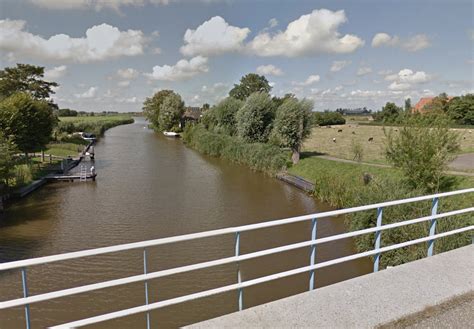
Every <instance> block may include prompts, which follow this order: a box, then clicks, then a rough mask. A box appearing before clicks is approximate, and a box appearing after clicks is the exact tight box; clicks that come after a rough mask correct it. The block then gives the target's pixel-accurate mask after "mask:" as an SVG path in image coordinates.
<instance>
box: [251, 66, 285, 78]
mask: <svg viewBox="0 0 474 329" xmlns="http://www.w3.org/2000/svg"><path fill="white" fill-rule="evenodd" d="M257 73H258V74H261V75H276V76H280V75H283V71H282V70H281V69H280V68H279V67H276V66H275V65H272V64H269V65H260V66H259V67H257Z"/></svg>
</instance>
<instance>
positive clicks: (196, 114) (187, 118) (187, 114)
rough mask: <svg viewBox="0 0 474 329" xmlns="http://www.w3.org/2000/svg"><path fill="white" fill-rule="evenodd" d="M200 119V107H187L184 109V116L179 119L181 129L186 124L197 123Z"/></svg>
mask: <svg viewBox="0 0 474 329" xmlns="http://www.w3.org/2000/svg"><path fill="white" fill-rule="evenodd" d="M201 117H202V110H201V108H200V107H193V106H187V107H185V108H184V114H183V116H182V117H181V127H182V128H184V126H185V125H186V123H187V122H198V121H199V119H200V118H201Z"/></svg>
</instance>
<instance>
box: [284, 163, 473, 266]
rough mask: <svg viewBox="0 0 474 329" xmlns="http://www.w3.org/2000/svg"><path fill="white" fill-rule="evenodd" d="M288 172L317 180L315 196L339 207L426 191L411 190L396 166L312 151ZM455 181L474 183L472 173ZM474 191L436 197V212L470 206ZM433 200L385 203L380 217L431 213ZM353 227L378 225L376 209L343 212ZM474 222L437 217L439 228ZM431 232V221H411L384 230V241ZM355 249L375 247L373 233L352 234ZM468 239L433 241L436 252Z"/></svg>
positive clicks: (397, 258) (389, 256)
mask: <svg viewBox="0 0 474 329" xmlns="http://www.w3.org/2000/svg"><path fill="white" fill-rule="evenodd" d="M289 172H290V173H293V174H295V175H298V176H302V177H304V178H306V179H307V180H309V181H312V182H313V183H315V191H314V196H315V197H316V198H318V199H321V200H324V201H325V202H328V203H330V204H332V205H333V206H336V207H340V208H347V207H354V206H359V205H365V204H372V203H378V202H384V201H389V200H397V199H404V198H409V197H414V196H419V195H423V194H426V193H425V192H424V191H420V190H411V189H409V188H408V187H407V186H405V185H404V184H403V182H402V177H401V174H400V172H399V171H397V170H395V169H391V168H376V167H372V166H363V165H357V164H350V163H339V162H334V161H330V160H325V159H321V158H318V157H314V156H308V157H306V158H303V159H302V160H301V161H300V162H299V163H298V164H297V165H295V166H293V167H291V168H290V169H289ZM364 174H370V176H371V177H372V180H371V181H370V182H369V183H368V184H366V183H364V179H363V175H364ZM451 179H452V180H454V181H455V182H456V184H455V185H454V187H453V188H455V189H462V188H467V187H472V186H474V178H473V177H451ZM473 204H474V196H473V195H472V194H471V195H459V196H452V197H449V198H443V199H441V200H440V203H439V207H438V213H442V212H446V211H450V210H454V209H461V208H467V207H472V205H473ZM430 207H431V202H430V201H426V202H420V203H414V204H407V205H400V206H394V207H389V208H387V209H384V213H383V223H384V224H389V223H394V222H400V221H404V220H408V219H413V218H418V217H422V216H427V215H429V214H430V209H431V208H430ZM346 223H347V226H348V228H349V230H351V231H355V230H360V229H364V228H368V227H374V226H375V225H376V211H375V210H373V211H366V212H360V213H356V214H353V215H350V216H347V217H346ZM473 224H474V217H473V215H472V214H467V215H461V216H455V217H450V218H448V219H440V220H439V221H438V225H437V232H438V233H440V232H444V231H449V230H452V229H454V228H459V227H464V226H469V225H473ZM428 232H429V223H428V222H424V223H421V224H415V225H410V226H406V227H402V228H398V229H393V230H389V231H385V232H383V233H382V246H388V245H392V244H396V243H400V242H404V241H408V240H412V239H416V238H421V237H425V236H427V235H428ZM355 241H356V246H357V250H358V251H359V252H363V251H367V250H371V249H373V246H374V242H375V239H374V235H373V234H368V235H364V236H361V237H358V238H356V239H355ZM469 243H471V234H470V233H465V234H460V235H455V236H452V237H446V238H442V239H439V240H438V241H437V242H436V243H435V252H443V251H447V250H451V249H454V248H458V247H460V246H464V245H467V244H469ZM426 250H427V244H426V243H423V244H419V245H415V246H410V247H407V248H404V249H400V250H395V251H392V252H388V253H385V254H384V255H382V257H381V265H382V266H384V267H385V266H387V265H391V266H393V265H398V264H402V263H405V262H409V261H413V260H416V259H420V258H423V257H425V256H426Z"/></svg>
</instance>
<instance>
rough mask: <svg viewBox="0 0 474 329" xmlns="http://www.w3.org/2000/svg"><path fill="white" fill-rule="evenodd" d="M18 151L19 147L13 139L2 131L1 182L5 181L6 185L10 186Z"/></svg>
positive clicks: (0, 139)
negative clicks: (9, 182) (17, 147)
mask: <svg viewBox="0 0 474 329" xmlns="http://www.w3.org/2000/svg"><path fill="white" fill-rule="evenodd" d="M16 152H17V149H16V145H15V143H13V139H12V138H11V137H7V136H5V135H4V134H3V133H2V132H1V131H0V182H1V181H3V182H4V183H5V185H6V186H8V181H9V179H10V178H12V177H13V168H14V167H15V162H14V156H15V153H16Z"/></svg>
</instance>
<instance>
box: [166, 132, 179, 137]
mask: <svg viewBox="0 0 474 329" xmlns="http://www.w3.org/2000/svg"><path fill="white" fill-rule="evenodd" d="M163 135H165V136H168V137H179V134H178V133H175V132H174V131H164V132H163Z"/></svg>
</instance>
